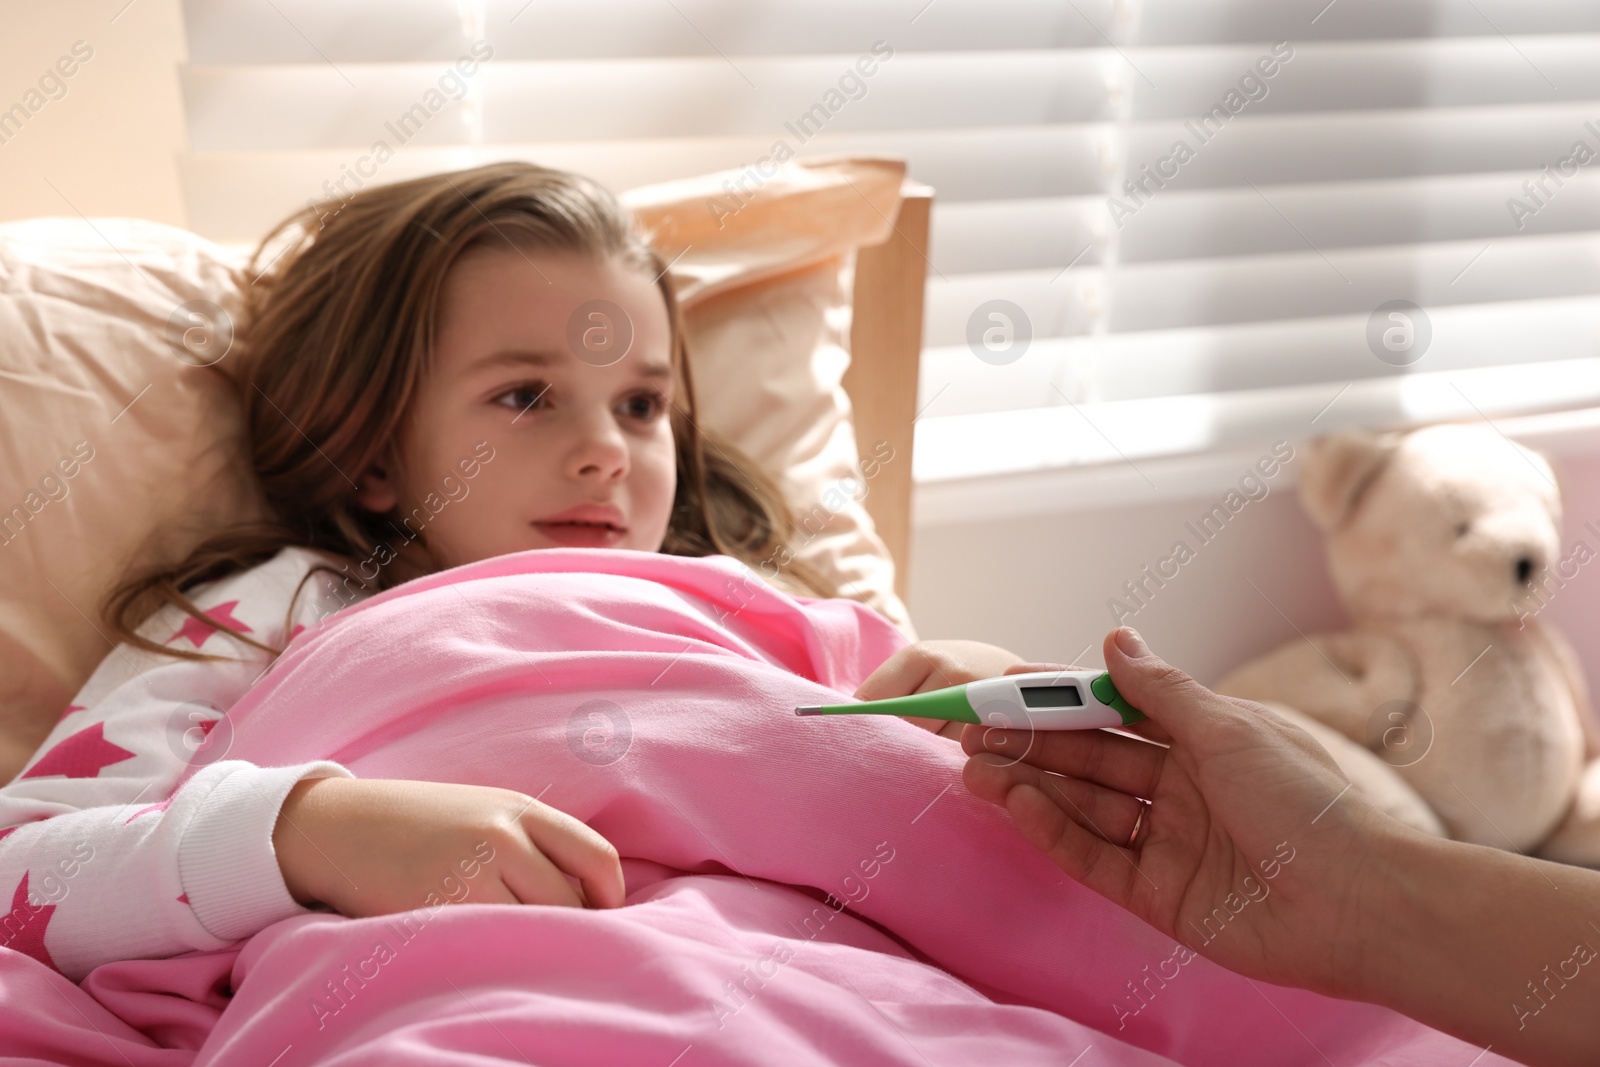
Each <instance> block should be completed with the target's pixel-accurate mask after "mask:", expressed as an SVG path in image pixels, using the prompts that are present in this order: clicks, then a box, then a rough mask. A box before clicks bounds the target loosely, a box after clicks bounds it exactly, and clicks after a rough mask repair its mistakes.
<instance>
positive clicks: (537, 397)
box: [494, 382, 550, 412]
mask: <svg viewBox="0 0 1600 1067" xmlns="http://www.w3.org/2000/svg"><path fill="white" fill-rule="evenodd" d="M549 389H550V387H549V386H548V385H546V384H545V383H544V382H526V383H524V384H522V385H518V386H515V387H514V388H511V389H507V390H506V391H505V392H503V393H501V394H500V395H499V396H497V397H495V398H494V400H495V403H497V404H499V405H501V406H502V407H507V408H511V409H512V410H514V411H517V412H523V411H527V410H529V409H530V408H534V407H538V406H540V405H542V404H543V403H544V395H545V393H546V392H548V391H549Z"/></svg>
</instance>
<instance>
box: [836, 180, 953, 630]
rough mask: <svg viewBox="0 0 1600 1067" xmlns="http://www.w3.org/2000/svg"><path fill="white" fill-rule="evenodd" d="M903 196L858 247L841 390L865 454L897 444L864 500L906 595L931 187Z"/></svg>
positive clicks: (909, 189) (912, 187)
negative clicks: (878, 233) (881, 228)
mask: <svg viewBox="0 0 1600 1067" xmlns="http://www.w3.org/2000/svg"><path fill="white" fill-rule="evenodd" d="M901 197H902V199H901V201H900V214H899V216H898V217H897V218H896V219H895V223H894V232H892V233H891V234H890V235H889V239H888V240H887V241H885V242H883V243H882V244H879V245H873V246H872V247H870V248H863V249H861V250H859V251H858V252H857V254H856V280H855V293H854V297H853V301H852V307H853V309H854V310H853V318H852V321H851V326H850V369H849V370H847V371H846V372H845V375H844V389H845V392H846V393H848V394H849V396H850V405H851V407H852V408H853V409H854V421H855V431H856V447H857V448H858V449H859V451H860V452H861V454H862V455H863V456H866V455H870V454H871V453H872V452H873V450H874V446H875V445H877V443H878V442H879V441H887V442H888V443H889V446H890V447H891V448H893V449H894V456H893V458H892V459H891V460H890V461H889V462H887V463H885V464H883V466H882V467H881V468H880V469H879V471H878V472H877V474H876V476H875V477H873V479H872V480H871V482H869V483H868V488H867V495H866V498H865V500H864V501H863V503H864V505H865V506H866V509H867V513H868V514H869V515H871V516H872V521H873V524H874V525H875V526H876V527H877V530H878V536H880V537H882V538H883V541H884V544H885V545H887V546H888V548H889V554H890V555H891V556H893V557H894V564H895V575H894V587H895V592H896V593H898V594H899V595H900V598H901V599H902V600H904V599H906V590H907V585H908V577H909V574H910V570H911V446H912V425H911V424H912V420H913V419H915V418H916V414H917V377H918V371H919V369H920V367H921V360H922V296H923V290H924V287H925V286H926V283H927V278H928V258H927V257H928V215H929V210H930V208H931V207H932V206H933V190H932V189H931V188H929V187H928V186H926V185H922V184H920V183H917V182H913V181H911V180H909V179H907V181H906V183H905V185H904V186H903V187H902V190H901Z"/></svg>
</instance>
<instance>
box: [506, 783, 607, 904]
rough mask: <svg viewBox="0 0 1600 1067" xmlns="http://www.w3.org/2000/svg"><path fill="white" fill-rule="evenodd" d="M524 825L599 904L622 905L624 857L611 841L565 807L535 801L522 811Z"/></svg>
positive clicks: (540, 848) (538, 845)
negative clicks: (622, 859)
mask: <svg viewBox="0 0 1600 1067" xmlns="http://www.w3.org/2000/svg"><path fill="white" fill-rule="evenodd" d="M522 828H523V829H524V830H525V831H527V834H528V836H529V837H530V838H531V839H532V840H533V843H534V845H535V846H537V847H538V849H539V851H541V852H543V853H544V854H545V855H546V856H548V857H549V858H550V862H551V863H553V864H555V865H556V866H557V867H558V868H560V869H561V870H562V871H564V872H566V873H567V874H570V875H571V876H572V877H574V878H576V879H577V880H578V881H579V882H580V883H582V885H583V890H584V896H586V897H587V898H588V902H589V903H590V904H592V905H593V906H594V907H597V908H619V907H621V906H622V903H623V900H624V899H625V898H626V897H627V888H626V886H625V885H624V883H623V878H622V861H621V860H620V859H618V857H617V850H616V849H615V848H613V847H612V845H611V842H609V841H607V840H606V839H605V838H603V837H601V836H600V835H599V834H598V833H596V832H595V831H594V830H593V829H591V828H590V827H589V826H588V825H587V824H585V823H584V822H582V821H581V820H579V819H574V818H573V817H572V816H571V815H568V814H567V813H566V812H564V811H559V810H557V809H555V808H550V807H545V806H544V805H542V804H535V805H533V806H532V807H530V808H529V810H528V811H525V812H523V814H522Z"/></svg>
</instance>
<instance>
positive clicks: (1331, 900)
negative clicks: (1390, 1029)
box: [961, 628, 1404, 995]
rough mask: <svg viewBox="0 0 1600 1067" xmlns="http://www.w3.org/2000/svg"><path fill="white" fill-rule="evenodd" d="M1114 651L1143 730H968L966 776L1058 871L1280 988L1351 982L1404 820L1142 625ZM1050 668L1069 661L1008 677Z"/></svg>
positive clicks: (1111, 647) (1294, 730)
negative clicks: (1217, 687) (1173, 657)
mask: <svg viewBox="0 0 1600 1067" xmlns="http://www.w3.org/2000/svg"><path fill="white" fill-rule="evenodd" d="M1105 661H1106V666H1107V669H1108V670H1109V671H1110V672H1111V677H1112V680H1113V681H1114V682H1115V683H1116V686H1117V690H1118V691H1119V692H1120V693H1121V694H1122V695H1123V696H1124V697H1125V698H1127V700H1128V702H1129V703H1131V704H1132V705H1134V706H1135V707H1137V708H1139V709H1140V710H1141V711H1143V712H1144V713H1145V715H1146V716H1147V718H1146V720H1145V721H1144V722H1141V723H1138V724H1136V725H1135V726H1133V727H1131V728H1130V732H1132V733H1136V734H1138V735H1139V736H1140V737H1143V738H1147V739H1148V740H1138V739H1135V738H1132V737H1127V736H1124V735H1121V734H1117V733H1113V732H1110V731H1107V730H1082V731H1059V732H1045V731H1038V732H1034V733H1032V734H1029V733H1028V732H1023V731H1011V730H998V729H986V728H984V727H981V726H971V725H969V726H967V727H966V729H965V731H964V732H963V734H962V738H961V741H962V745H963V747H964V748H965V749H966V751H967V753H968V754H969V755H970V756H971V757H972V758H971V759H970V760H969V761H968V763H967V766H966V770H965V775H964V777H965V781H966V784H967V787H968V788H969V789H970V790H971V791H972V792H973V793H974V794H976V795H977V796H979V797H982V798H984V799H986V800H989V801H991V802H993V803H995V804H999V805H1001V806H1003V807H1005V808H1006V810H1007V811H1009V812H1010V814H1011V816H1012V818H1013V820H1014V821H1015V822H1016V824H1017V827H1018V829H1019V830H1021V832H1022V833H1023V835H1024V836H1026V837H1027V838H1028V840H1029V841H1031V842H1032V843H1033V844H1034V845H1036V846H1038V847H1039V848H1040V849H1042V850H1043V851H1044V852H1045V853H1046V854H1047V855H1049V857H1050V858H1051V859H1052V860H1053V861H1054V862H1055V863H1056V864H1057V865H1058V866H1059V867H1060V868H1061V869H1062V870H1063V871H1065V872H1067V873H1068V874H1070V875H1071V876H1072V877H1073V878H1075V879H1077V880H1078V881H1080V882H1082V883H1083V884H1085V885H1087V886H1088V887H1089V888H1091V889H1093V890H1095V891H1096V892H1098V893H1100V894H1101V895H1102V896H1105V897H1106V898H1107V899H1109V900H1111V901H1113V902H1114V903H1116V904H1118V905H1121V906H1122V907H1124V908H1126V909H1127V910H1129V911H1131V912H1133V913H1134V914H1135V915H1137V916H1139V918H1141V919H1143V920H1144V921H1145V922H1147V923H1149V924H1150V925H1152V926H1154V927H1155V928H1156V929H1158V930H1161V931H1162V932H1163V933H1166V934H1168V935H1170V936H1171V937H1173V938H1174V939H1176V940H1177V941H1179V942H1180V943H1182V944H1184V945H1186V946H1188V947H1189V948H1190V949H1192V950H1194V951H1196V952H1198V953H1199V954H1201V955H1203V956H1205V957H1207V958H1208V959H1211V960H1213V961H1214V962H1216V963H1219V964H1221V965H1223V966H1225V967H1227V968H1229V969H1230V970H1234V971H1237V972H1240V973H1242V974H1246V975H1250V976H1253V977H1257V978H1261V979H1264V980H1266V981H1270V982H1274V983H1278V984H1283V985H1296V986H1302V987H1306V988H1311V989H1316V990H1319V991H1322V992H1327V993H1332V994H1334V995H1341V994H1342V993H1343V992H1344V991H1347V990H1351V989H1353V988H1355V987H1356V985H1357V984H1359V982H1360V976H1361V975H1362V973H1363V969H1364V963H1365V960H1364V957H1365V954H1366V952H1365V945H1364V942H1363V939H1362V938H1361V937H1359V936H1356V935H1357V934H1358V932H1359V929H1358V926H1357V924H1356V917H1357V916H1359V915H1361V914H1363V910H1362V909H1375V908H1383V907H1384V906H1385V901H1384V900H1383V899H1382V898H1383V897H1384V896H1385V895H1386V893H1387V890H1386V888H1385V886H1386V884H1387V881H1386V880H1385V879H1384V878H1382V877H1378V878H1373V877H1371V876H1370V875H1371V874H1372V873H1373V872H1374V871H1375V870H1382V869H1383V868H1384V867H1385V865H1386V860H1385V857H1386V855H1387V854H1388V853H1389V851H1390V850H1391V849H1392V848H1393V847H1394V844H1395V842H1396V841H1397V840H1398V837H1399V835H1400V834H1401V833H1403V832H1404V829H1403V828H1402V827H1400V826H1399V824H1398V823H1395V822H1393V820H1390V819H1388V818H1387V817H1386V816H1384V815H1383V814H1382V813H1381V812H1379V811H1378V810H1377V809H1376V808H1374V807H1372V806H1371V805H1370V804H1368V803H1366V802H1365V801H1363V800H1362V799H1361V798H1360V797H1359V795H1357V794H1356V793H1354V792H1345V790H1346V789H1347V787H1348V785H1349V783H1348V781H1347V780H1346V779H1345V777H1344V776H1343V774H1342V773H1341V772H1340V771H1339V769H1338V768H1337V766H1336V765H1335V764H1334V762H1333V760H1332V759H1331V758H1330V757H1329V756H1328V755H1327V753H1326V752H1324V751H1323V749H1322V748H1321V746H1320V745H1318V744H1317V743H1316V741H1314V740H1313V739H1312V738H1311V736H1310V735H1309V734H1307V733H1305V732H1304V731H1303V730H1301V729H1299V728H1298V727H1296V726H1294V725H1292V724H1290V723H1289V722H1287V721H1286V720H1284V719H1282V718H1281V717H1279V716H1278V715H1276V714H1274V713H1273V712H1272V711H1270V710H1269V709H1267V708H1265V707H1263V706H1261V705H1260V704H1254V703H1251V702H1248V701H1244V700H1236V699H1233V698H1230V697H1224V696H1219V695H1218V694H1216V693H1213V692H1211V691H1210V690H1208V689H1206V688H1205V687H1203V686H1201V685H1200V684H1199V683H1198V682H1196V681H1195V680H1194V679H1193V678H1190V677H1189V676H1188V675H1187V674H1185V673H1183V672H1182V671H1180V670H1178V669H1177V668H1175V667H1171V666H1168V665H1167V664H1166V663H1164V662H1162V661H1161V660H1160V659H1159V658H1158V657H1156V656H1155V655H1153V654H1152V653H1151V652H1150V650H1149V649H1148V648H1146V647H1145V645H1144V642H1143V641H1142V640H1141V639H1140V638H1139V635H1138V634H1137V633H1136V632H1134V631H1133V630H1131V629H1126V628H1124V629H1119V630H1115V631H1113V632H1112V633H1111V634H1109V635H1107V637H1106V642H1105ZM1052 669H1065V668H1064V667H1062V666H1061V665H1055V664H1020V665H1018V666H1016V667H1014V668H1012V671H1021V670H1052ZM1008 673H1011V671H1008ZM1152 742H1154V743H1152ZM1146 802H1148V803H1146ZM1136 830H1137V834H1136V836H1135V831H1136ZM1130 842H1131V844H1130Z"/></svg>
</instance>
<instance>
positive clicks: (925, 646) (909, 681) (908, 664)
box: [855, 641, 1022, 738]
mask: <svg viewBox="0 0 1600 1067" xmlns="http://www.w3.org/2000/svg"><path fill="white" fill-rule="evenodd" d="M1021 662H1022V657H1021V656H1018V655H1016V654H1015V653H1013V652H1007V651H1006V650H1005V649H1003V648H1000V647H998V646H995V645H986V644H984V643H983V642H981V641H918V642H917V643H916V644H914V645H907V646H905V647H904V648H902V649H900V650H899V651H898V652H896V653H894V654H893V655H891V656H890V657H889V658H888V659H886V660H884V661H883V662H882V663H880V664H879V665H878V669H877V670H875V671H873V672H872V673H871V674H869V675H867V680H866V681H864V682H862V683H861V685H860V687H859V688H858V689H856V691H855V697H856V699H857V700H883V699H885V698H887V697H904V696H910V695H911V694H912V693H925V692H927V691H928V690H930V689H948V688H949V687H950V686H952V685H962V684H963V683H966V682H976V681H977V680H978V679H980V678H993V677H995V676H996V675H999V674H1005V673H1006V669H1007V668H1008V667H1012V666H1014V665H1016V664H1018V663H1021ZM906 722H909V723H913V724H915V725H917V726H920V727H922V728H923V729H924V730H929V731H932V732H933V733H936V734H943V735H944V736H945V737H951V738H959V737H960V736H961V726H962V724H961V723H959V722H946V721H945V720H943V719H907V720H906Z"/></svg>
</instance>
